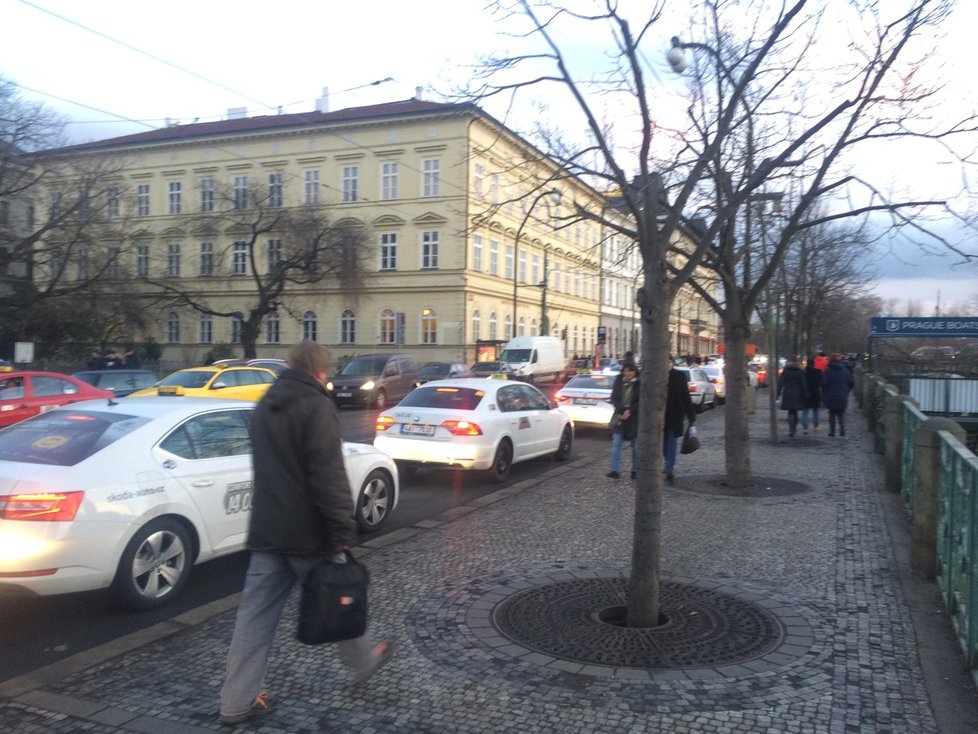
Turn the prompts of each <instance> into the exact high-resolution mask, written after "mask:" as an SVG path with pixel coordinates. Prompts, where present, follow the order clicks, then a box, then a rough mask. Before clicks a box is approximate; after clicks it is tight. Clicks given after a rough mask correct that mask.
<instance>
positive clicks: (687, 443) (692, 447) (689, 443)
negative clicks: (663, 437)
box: [679, 426, 700, 454]
mask: <svg viewBox="0 0 978 734" xmlns="http://www.w3.org/2000/svg"><path fill="white" fill-rule="evenodd" d="M699 447H700V439H699V436H697V435H696V428H694V427H693V426H690V427H689V429H688V430H687V431H686V435H685V436H683V443H682V446H681V448H680V449H679V452H680V453H682V454H691V453H693V452H694V451H696V450H697V449H698V448H699Z"/></svg>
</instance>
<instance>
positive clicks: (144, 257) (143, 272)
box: [136, 245, 149, 278]
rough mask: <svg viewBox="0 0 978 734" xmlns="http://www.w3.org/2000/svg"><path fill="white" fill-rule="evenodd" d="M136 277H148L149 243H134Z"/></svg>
mask: <svg viewBox="0 0 978 734" xmlns="http://www.w3.org/2000/svg"><path fill="white" fill-rule="evenodd" d="M136 277H137V278H148V277H149V245H136Z"/></svg>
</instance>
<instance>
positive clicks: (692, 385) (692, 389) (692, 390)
mask: <svg viewBox="0 0 978 734" xmlns="http://www.w3.org/2000/svg"><path fill="white" fill-rule="evenodd" d="M689 391H690V392H691V393H695V392H696V383H695V382H691V383H689Z"/></svg>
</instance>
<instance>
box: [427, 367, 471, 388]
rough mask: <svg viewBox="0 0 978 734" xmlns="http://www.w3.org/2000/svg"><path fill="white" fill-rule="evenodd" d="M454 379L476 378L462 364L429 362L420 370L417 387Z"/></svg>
mask: <svg viewBox="0 0 978 734" xmlns="http://www.w3.org/2000/svg"><path fill="white" fill-rule="evenodd" d="M453 377H475V373H474V372H473V371H472V369H471V368H470V367H469V366H468V365H467V364H463V363H461V362H428V364H426V365H423V366H422V367H421V369H419V370H418V379H417V382H415V383H414V384H415V385H423V384H425V383H426V382H431V381H432V380H446V379H451V378H453Z"/></svg>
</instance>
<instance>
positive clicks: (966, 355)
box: [952, 343, 978, 362]
mask: <svg viewBox="0 0 978 734" xmlns="http://www.w3.org/2000/svg"><path fill="white" fill-rule="evenodd" d="M952 358H953V359H954V360H955V361H958V362H978V343H972V344H965V345H964V346H963V347H961V348H960V349H959V350H957V351H956V352H955V353H954V355H953V356H952Z"/></svg>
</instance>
